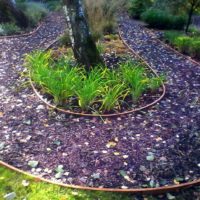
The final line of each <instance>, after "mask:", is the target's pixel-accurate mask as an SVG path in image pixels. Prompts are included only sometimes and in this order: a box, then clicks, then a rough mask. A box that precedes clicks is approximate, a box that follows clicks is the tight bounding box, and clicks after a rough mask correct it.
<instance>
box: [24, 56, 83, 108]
mask: <svg viewBox="0 0 200 200" xmlns="http://www.w3.org/2000/svg"><path fill="white" fill-rule="evenodd" d="M26 63H27V67H29V68H30V69H31V74H30V75H31V79H32V80H34V82H35V83H36V84H38V85H40V86H42V87H43V88H44V89H45V91H46V92H47V93H48V94H50V95H52V96H53V97H54V102H55V103H56V104H58V105H62V104H64V103H65V101H66V100H67V98H70V97H71V96H73V95H75V90H76V85H77V84H78V83H79V82H80V81H81V78H82V77H81V69H79V68H77V67H71V65H70V63H69V61H68V60H65V61H63V59H60V60H59V61H57V65H56V66H53V64H52V63H51V52H47V53H46V54H44V53H42V52H35V53H33V54H31V55H28V56H26Z"/></svg>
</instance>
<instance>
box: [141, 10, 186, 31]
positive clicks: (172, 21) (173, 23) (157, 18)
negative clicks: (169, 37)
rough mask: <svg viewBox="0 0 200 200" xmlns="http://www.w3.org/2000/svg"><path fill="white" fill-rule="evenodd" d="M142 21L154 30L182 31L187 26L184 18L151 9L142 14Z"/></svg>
mask: <svg viewBox="0 0 200 200" xmlns="http://www.w3.org/2000/svg"><path fill="white" fill-rule="evenodd" d="M142 19H143V20H144V21H145V22H146V23H147V24H148V25H149V26H150V27H152V28H158V29H176V30H181V29H183V28H184V26H185V24H186V19H185V17H184V16H174V15H171V14H169V13H168V12H165V11H163V10H158V9H149V10H147V11H146V12H144V13H143V14H142Z"/></svg>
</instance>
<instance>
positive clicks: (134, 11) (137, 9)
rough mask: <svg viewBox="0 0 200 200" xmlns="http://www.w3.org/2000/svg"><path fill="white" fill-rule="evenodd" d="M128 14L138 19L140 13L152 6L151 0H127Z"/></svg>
mask: <svg viewBox="0 0 200 200" xmlns="http://www.w3.org/2000/svg"><path fill="white" fill-rule="evenodd" d="M129 1H130V2H129V9H128V10H129V14H130V15H131V17H133V18H135V19H139V18H140V16H141V14H142V13H143V12H145V11H146V9H147V8H149V7H151V6H152V1H151V0H143V1H141V0H129Z"/></svg>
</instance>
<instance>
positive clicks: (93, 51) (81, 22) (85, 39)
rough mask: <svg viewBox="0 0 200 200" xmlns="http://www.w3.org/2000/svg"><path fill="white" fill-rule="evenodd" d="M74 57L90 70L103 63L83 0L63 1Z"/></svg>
mask: <svg viewBox="0 0 200 200" xmlns="http://www.w3.org/2000/svg"><path fill="white" fill-rule="evenodd" d="M63 4H64V10H65V14H66V18H67V21H68V22H69V29H70V37H71V44H72V49H73V52H74V56H75V58H76V59H77V61H78V63H80V64H82V65H84V66H85V68H86V69H87V70H90V68H91V67H92V66H95V65H98V64H99V63H102V60H101V57H100V54H99V52H98V50H97V47H96V44H95V42H94V40H93V38H92V35H91V32H90V30H89V26H88V23H87V19H86V14H85V10H84V7H83V2H82V0H63Z"/></svg>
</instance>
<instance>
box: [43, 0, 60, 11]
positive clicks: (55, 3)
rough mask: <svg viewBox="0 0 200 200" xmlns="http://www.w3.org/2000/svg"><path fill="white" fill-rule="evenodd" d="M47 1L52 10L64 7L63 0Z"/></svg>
mask: <svg viewBox="0 0 200 200" xmlns="http://www.w3.org/2000/svg"><path fill="white" fill-rule="evenodd" d="M45 2H46V4H47V8H48V9H49V10H51V11H59V10H61V9H62V1H61V0H47V1H45Z"/></svg>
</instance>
